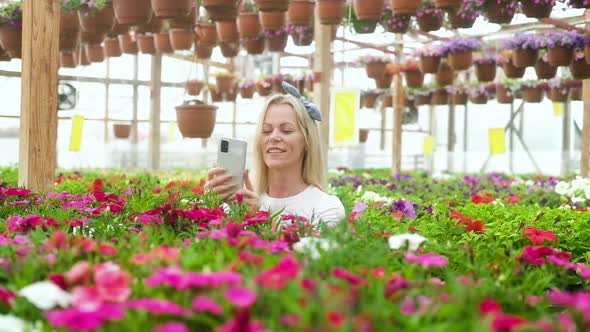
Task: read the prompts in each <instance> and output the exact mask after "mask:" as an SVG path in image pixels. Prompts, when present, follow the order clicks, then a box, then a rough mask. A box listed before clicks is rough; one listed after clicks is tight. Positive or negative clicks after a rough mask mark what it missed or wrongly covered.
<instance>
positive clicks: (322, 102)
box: [313, 13, 334, 165]
mask: <svg viewBox="0 0 590 332" xmlns="http://www.w3.org/2000/svg"><path fill="white" fill-rule="evenodd" d="M315 27H316V28H315V35H314V39H315V45H316V52H315V58H314V61H313V84H314V87H313V100H314V102H315V103H316V105H317V106H318V107H319V109H320V111H321V112H322V122H321V135H322V141H323V145H324V146H323V151H324V162H325V163H326V165H327V164H328V148H329V142H330V82H331V78H332V67H333V65H334V64H333V63H332V62H333V61H332V53H331V51H330V46H331V45H332V26H331V25H323V24H321V23H320V20H319V16H318V15H317V13H316V16H315Z"/></svg>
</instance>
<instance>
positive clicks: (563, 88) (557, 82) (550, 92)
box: [547, 77, 569, 103]
mask: <svg viewBox="0 0 590 332" xmlns="http://www.w3.org/2000/svg"><path fill="white" fill-rule="evenodd" d="M568 95H569V87H568V86H567V84H565V80H564V79H562V78H560V77H555V78H553V79H550V80H548V81H547V97H548V98H549V99H551V101H553V102H561V103H563V102H566V101H567V97H568Z"/></svg>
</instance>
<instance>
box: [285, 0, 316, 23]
mask: <svg viewBox="0 0 590 332" xmlns="http://www.w3.org/2000/svg"><path fill="white" fill-rule="evenodd" d="M314 9H315V2H314V1H312V0H291V2H289V9H288V10H287V20H288V22H289V24H291V25H296V26H311V25H312V24H313V14H314Z"/></svg>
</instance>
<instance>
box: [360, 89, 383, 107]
mask: <svg viewBox="0 0 590 332" xmlns="http://www.w3.org/2000/svg"><path fill="white" fill-rule="evenodd" d="M377 97H379V95H378V94H374V93H370V94H366V95H363V105H364V106H365V107H366V108H375V104H376V103H377Z"/></svg>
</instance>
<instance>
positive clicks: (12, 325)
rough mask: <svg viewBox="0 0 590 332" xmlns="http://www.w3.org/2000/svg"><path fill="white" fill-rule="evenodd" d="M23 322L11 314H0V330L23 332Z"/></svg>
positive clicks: (0, 331)
mask: <svg viewBox="0 0 590 332" xmlns="http://www.w3.org/2000/svg"><path fill="white" fill-rule="evenodd" d="M24 331H25V322H24V321H23V320H22V319H20V318H18V317H16V316H12V315H7V316H5V315H0V332H24Z"/></svg>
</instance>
